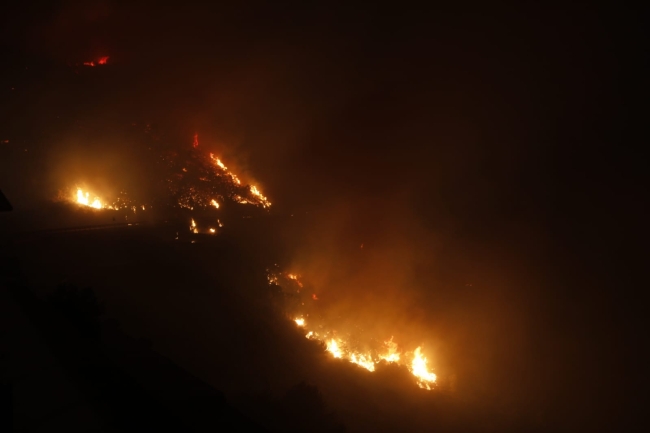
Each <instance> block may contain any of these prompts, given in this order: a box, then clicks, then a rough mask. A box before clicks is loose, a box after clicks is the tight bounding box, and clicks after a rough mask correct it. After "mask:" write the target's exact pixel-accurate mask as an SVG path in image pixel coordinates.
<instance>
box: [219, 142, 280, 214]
mask: <svg viewBox="0 0 650 433" xmlns="http://www.w3.org/2000/svg"><path fill="white" fill-rule="evenodd" d="M210 158H211V159H212V160H213V161H214V163H215V164H216V165H217V166H218V167H219V168H221V170H223V171H224V173H226V174H227V175H228V176H230V178H231V179H232V180H233V182H235V183H236V184H237V185H241V180H239V177H237V175H236V174H234V173H232V172H231V171H229V170H228V167H226V165H225V164H224V163H223V162H222V161H221V159H220V158H218V157H216V156H214V154H212V153H211V154H210ZM249 189H250V192H251V194H253V196H255V198H256V199H257V202H258V203H255V202H251V201H249V200H247V199H245V198H243V197H240V196H235V197H234V198H235V200H236V201H237V202H239V203H241V204H247V203H252V204H257V205H262V207H264V208H267V207H271V202H270V201H269V200H268V199H267V198H266V197H265V196H264V195H263V194H262V192H261V191H260V190H259V189H258V188H257V187H256V186H255V185H251V186H250V187H249Z"/></svg>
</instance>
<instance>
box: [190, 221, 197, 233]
mask: <svg viewBox="0 0 650 433" xmlns="http://www.w3.org/2000/svg"><path fill="white" fill-rule="evenodd" d="M190 231H191V232H192V233H194V234H196V233H198V232H199V229H198V228H197V227H196V222H194V218H192V221H191V223H190Z"/></svg>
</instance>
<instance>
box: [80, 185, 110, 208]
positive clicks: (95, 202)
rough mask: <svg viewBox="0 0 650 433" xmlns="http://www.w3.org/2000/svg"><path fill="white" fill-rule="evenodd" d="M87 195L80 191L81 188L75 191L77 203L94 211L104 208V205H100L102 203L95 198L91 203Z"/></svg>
mask: <svg viewBox="0 0 650 433" xmlns="http://www.w3.org/2000/svg"><path fill="white" fill-rule="evenodd" d="M89 195H90V194H89V193H88V192H86V193H85V194H84V192H83V191H82V190H81V188H78V189H77V203H79V204H82V205H84V206H88V207H92V208H95V209H101V208H103V207H104V205H102V202H101V201H100V200H99V198H97V197H95V199H94V200H93V201H92V202H91V201H90V199H89Z"/></svg>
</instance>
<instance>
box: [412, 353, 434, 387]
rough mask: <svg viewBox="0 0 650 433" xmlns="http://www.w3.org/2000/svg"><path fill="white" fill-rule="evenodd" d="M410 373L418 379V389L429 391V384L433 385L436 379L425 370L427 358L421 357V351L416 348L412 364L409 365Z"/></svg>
mask: <svg viewBox="0 0 650 433" xmlns="http://www.w3.org/2000/svg"><path fill="white" fill-rule="evenodd" d="M411 373H413V376H415V377H417V378H418V379H419V381H418V385H419V386H420V388H426V389H431V386H430V385H431V384H433V383H435V381H436V379H437V377H436V375H435V374H434V373H431V372H430V371H429V370H428V369H427V358H425V357H424V356H423V355H422V351H421V350H420V348H419V347H418V348H417V349H415V353H414V356H413V362H412V363H411Z"/></svg>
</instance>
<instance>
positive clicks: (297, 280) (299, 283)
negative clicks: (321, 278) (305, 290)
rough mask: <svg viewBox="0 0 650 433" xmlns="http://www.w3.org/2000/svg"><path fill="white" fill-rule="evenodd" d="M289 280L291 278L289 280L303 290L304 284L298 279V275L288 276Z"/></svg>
mask: <svg viewBox="0 0 650 433" xmlns="http://www.w3.org/2000/svg"><path fill="white" fill-rule="evenodd" d="M287 278H289V279H291V280H293V281H295V282H296V284H298V286H299V287H300V288H302V283H301V282H300V280H299V279H298V275H295V274H287Z"/></svg>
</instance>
